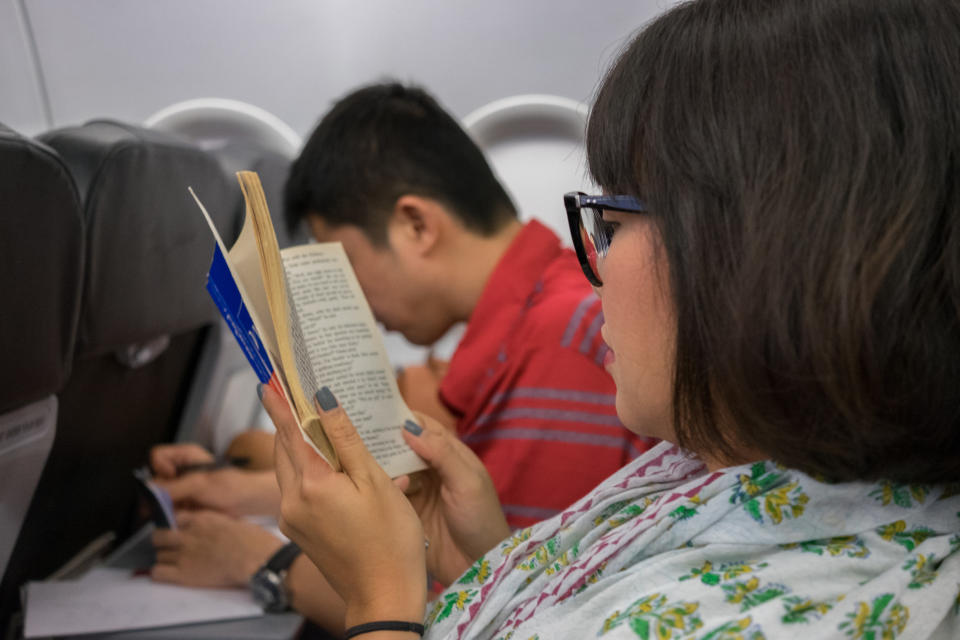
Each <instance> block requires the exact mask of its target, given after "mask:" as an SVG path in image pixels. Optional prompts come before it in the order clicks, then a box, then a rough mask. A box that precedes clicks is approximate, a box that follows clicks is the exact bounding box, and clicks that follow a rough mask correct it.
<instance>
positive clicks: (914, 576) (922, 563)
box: [903, 553, 938, 589]
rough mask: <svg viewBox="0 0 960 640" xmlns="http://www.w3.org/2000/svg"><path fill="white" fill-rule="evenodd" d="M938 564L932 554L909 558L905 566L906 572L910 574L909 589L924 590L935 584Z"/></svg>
mask: <svg viewBox="0 0 960 640" xmlns="http://www.w3.org/2000/svg"><path fill="white" fill-rule="evenodd" d="M937 566H938V563H937V561H936V559H935V556H934V555H933V554H932V553H928V554H927V555H923V554H918V555H915V556H912V557H910V558H907V561H906V562H905V563H904V565H903V570H904V571H909V572H910V584H908V585H907V588H908V589H922V588H924V587H926V586H928V585H930V584H932V583H933V581H934V580H936V579H937V569H936V567H937Z"/></svg>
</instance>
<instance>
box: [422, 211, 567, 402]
mask: <svg viewBox="0 0 960 640" xmlns="http://www.w3.org/2000/svg"><path fill="white" fill-rule="evenodd" d="M562 252H563V247H562V246H561V245H560V239H559V238H558V237H557V235H556V234H555V233H554V232H553V231H551V230H550V229H549V228H547V227H546V226H544V225H543V224H542V223H540V222H538V221H536V220H531V221H530V222H528V223H526V224H525V225H524V226H523V228H522V229H521V230H520V232H519V233H518V234H517V235H516V237H515V238H514V239H513V242H511V243H510V246H509V247H507V250H506V251H505V252H504V254H503V256H502V257H501V258H500V261H499V262H498V263H497V266H496V267H495V268H494V270H493V273H492V274H491V275H490V278H489V279H488V280H487V284H486V285H485V286H484V288H483V292H482V293H481V294H480V299H479V300H478V301H477V305H476V307H474V310H473V313H472V314H471V315H470V320H469V321H468V322H467V329H466V331H465V332H464V334H463V338H462V339H461V340H460V344H459V346H458V347H457V350H456V351H455V352H454V354H453V357H452V358H451V360H450V367H449V369H448V370H447V374H446V375H445V376H444V378H443V381H442V383H441V385H440V397H441V399H442V400H443V402H444V403H445V404H446V405H447V406H448V407H449V408H450V409H451V410H452V411H453V412H454V413H455V414H457V415H463V414H464V413H465V412H466V410H467V407H468V406H469V403H470V401H471V399H472V398H473V397H474V396H475V395H476V394H477V392H478V391H479V390H480V387H481V385H482V384H483V382H484V381H485V380H486V379H488V378H489V377H490V376H491V375H492V373H493V370H494V368H495V365H496V364H497V360H498V357H499V356H500V354H501V351H502V350H503V349H504V347H505V345H506V340H507V338H508V337H509V335H510V334H511V332H512V330H513V329H514V325H515V324H516V320H517V319H518V317H519V315H520V314H521V313H522V312H523V310H524V309H525V308H526V305H527V302H528V300H529V299H530V297H531V295H532V294H534V293H535V292H536V291H538V290H539V287H540V286H542V284H541V279H542V277H543V273H544V271H545V270H546V268H547V267H548V266H549V264H550V263H551V262H552V261H553V260H555V259H556V258H558V257H559V256H560V255H561V254H562Z"/></svg>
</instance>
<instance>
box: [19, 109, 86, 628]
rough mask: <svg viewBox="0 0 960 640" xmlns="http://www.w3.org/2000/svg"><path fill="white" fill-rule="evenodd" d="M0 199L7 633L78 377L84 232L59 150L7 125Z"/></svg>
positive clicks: (71, 186) (72, 187) (70, 181)
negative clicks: (27, 533) (21, 542)
mask: <svg viewBox="0 0 960 640" xmlns="http://www.w3.org/2000/svg"><path fill="white" fill-rule="evenodd" d="M0 202H2V203H3V205H2V207H0V301H2V302H0V353H2V354H3V365H2V366H0V578H2V582H0V634H2V633H3V630H4V629H6V627H7V621H8V618H9V615H10V613H11V612H12V611H13V610H14V608H15V607H16V604H17V600H18V595H17V590H16V583H17V580H16V579H15V578H14V577H13V573H14V572H12V571H11V572H8V571H7V568H8V561H9V559H10V557H11V554H12V552H13V548H14V545H15V543H16V541H17V539H18V537H19V535H20V531H21V527H22V525H23V522H24V519H25V517H26V514H27V510H28V508H29V506H30V502H31V499H32V498H33V495H34V490H35V488H36V486H37V482H38V481H39V479H40V475H41V472H42V470H43V468H44V465H45V463H46V461H47V457H48V455H49V453H50V448H51V446H52V444H53V440H54V434H55V431H56V421H57V398H56V396H55V395H54V394H56V393H57V392H58V391H60V389H61V388H62V387H63V385H64V382H65V381H66V380H67V377H68V376H69V374H70V365H71V359H72V356H73V348H74V340H75V338H76V329H77V319H78V312H79V307H80V286H81V281H82V277H83V230H82V222H81V213H80V202H79V199H78V196H77V191H76V188H75V186H74V184H73V180H72V178H71V177H70V175H69V174H68V172H67V169H66V167H64V165H63V163H62V161H61V160H60V158H59V157H58V156H57V154H56V153H55V152H54V151H53V150H52V149H50V148H49V147H46V146H44V145H42V144H39V143H37V142H35V141H33V140H30V139H28V138H25V137H23V136H20V135H18V134H17V133H15V132H14V131H12V130H10V129H8V128H7V127H4V126H3V125H0ZM8 574H10V576H11V579H10V580H9V581H8V580H7V577H6V576H7V575H8Z"/></svg>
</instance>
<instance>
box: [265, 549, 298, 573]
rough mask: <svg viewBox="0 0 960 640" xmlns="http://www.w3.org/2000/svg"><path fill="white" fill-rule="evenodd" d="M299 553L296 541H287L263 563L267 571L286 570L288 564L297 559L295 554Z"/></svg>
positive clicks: (278, 571)
mask: <svg viewBox="0 0 960 640" xmlns="http://www.w3.org/2000/svg"><path fill="white" fill-rule="evenodd" d="M299 555H300V547H299V546H297V543H296V542H288V543H287V544H285V545H283V546H282V547H280V549H279V550H278V551H277V552H276V553H274V554H273V555H272V556H270V559H269V560H267V563H266V564H265V565H263V566H264V567H265V568H266V569H268V570H269V571H273V572H274V573H280V572H281V571H286V570H287V569H289V568H290V565H292V564H293V561H294V560H296V559H297V556H299Z"/></svg>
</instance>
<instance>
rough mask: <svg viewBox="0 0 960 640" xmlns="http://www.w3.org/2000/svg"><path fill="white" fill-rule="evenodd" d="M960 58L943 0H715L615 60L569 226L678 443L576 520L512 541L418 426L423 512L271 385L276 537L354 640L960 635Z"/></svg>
mask: <svg viewBox="0 0 960 640" xmlns="http://www.w3.org/2000/svg"><path fill="white" fill-rule="evenodd" d="M957 42H960V7H958V5H957V4H956V3H955V2H953V1H952V0H923V1H921V2H917V1H915V0H884V1H882V2H877V1H876V0H831V1H830V2H794V1H786V2H784V1H782V0H781V1H776V2H772V1H769V0H740V1H737V2H731V1H729V0H723V1H717V0H699V1H698V2H692V3H688V4H683V5H681V6H678V7H676V8H675V9H673V10H671V11H669V12H668V13H666V14H665V15H663V16H662V17H661V18H659V19H657V20H656V21H654V22H653V23H652V24H651V25H650V26H648V27H647V28H646V29H645V30H643V31H642V32H641V33H640V34H639V35H638V36H637V37H636V39H635V40H633V42H632V43H631V44H630V45H629V47H628V48H627V49H626V50H625V51H624V52H623V53H622V55H621V56H620V58H619V60H618V61H617V62H616V63H615V65H614V66H613V68H612V70H611V71H610V72H609V73H608V74H607V76H606V78H605V80H604V82H603V85H602V87H601V90H600V92H599V94H598V98H597V100H596V104H595V106H594V109H593V112H592V114H591V117H590V123H589V130H588V156H589V163H590V171H591V173H592V174H593V176H594V178H595V179H596V181H597V183H598V184H600V185H601V186H602V187H603V191H604V193H605V194H607V195H606V196H604V197H594V198H591V197H587V196H583V195H577V194H571V195H569V196H568V197H567V198H566V204H567V209H568V213H569V214H570V216H571V219H572V220H573V221H574V223H575V225H574V227H575V229H576V232H575V233H574V235H573V240H574V242H575V244H576V245H577V248H578V251H579V254H580V256H581V258H582V262H583V265H584V271H585V273H586V275H587V277H588V278H590V280H591V281H592V282H593V283H594V285H595V286H596V288H597V291H598V293H599V295H600V296H601V299H602V303H603V311H604V317H605V323H606V324H605V325H604V327H603V335H604V338H605V340H606V341H607V343H608V345H609V347H610V350H611V355H610V357H609V358H608V362H607V367H608V369H609V371H610V372H611V374H612V375H613V377H614V379H615V380H616V383H617V397H616V403H617V411H618V414H619V416H620V418H621V420H622V421H623V423H624V424H625V425H626V426H627V427H628V428H629V429H631V430H632V431H635V432H636V433H639V434H643V435H646V436H653V437H657V438H662V439H663V440H664V442H663V443H662V444H660V445H658V446H657V447H655V448H654V449H653V450H651V451H650V452H648V453H647V454H645V455H643V456H641V457H640V458H639V459H637V460H635V461H634V462H631V463H629V464H628V465H627V466H626V467H624V468H623V469H621V470H620V471H619V472H617V473H616V474H614V475H613V476H611V477H610V478H609V479H608V480H606V481H605V482H603V483H602V484H601V485H600V486H598V487H597V488H596V489H595V490H594V491H593V492H591V493H590V494H588V495H587V496H586V497H584V498H583V499H582V500H580V501H578V502H577V503H575V504H574V505H572V506H571V507H570V508H569V509H567V510H566V511H564V512H563V513H562V514H560V515H558V516H556V517H554V518H552V519H550V520H547V521H544V522H542V523H540V524H538V525H535V526H533V527H531V528H528V529H523V530H520V531H514V532H511V531H510V530H509V529H508V528H507V526H506V524H505V522H504V520H503V517H502V515H501V513H500V510H499V509H498V505H497V502H496V497H495V494H494V492H493V490H492V486H491V484H490V481H489V478H488V477H487V475H486V473H485V471H484V470H483V467H482V465H480V464H479V462H478V461H477V460H476V458H475V457H474V456H473V454H472V453H471V452H470V451H469V450H468V449H467V448H466V447H465V446H464V445H462V444H461V443H459V442H458V441H457V440H456V439H455V438H453V437H452V436H450V435H449V433H447V432H446V431H445V430H444V429H443V428H441V427H439V426H438V425H436V424H435V423H433V422H432V421H430V420H427V419H423V421H422V424H420V425H409V426H408V434H407V440H408V441H409V443H410V446H411V447H413V448H414V449H415V450H416V451H417V452H418V453H419V454H420V455H421V456H422V457H423V458H424V459H426V460H427V461H428V462H429V463H430V465H431V467H432V469H431V471H430V473H429V475H428V476H427V477H425V478H423V479H422V482H421V483H420V484H421V487H420V489H419V490H418V491H415V492H412V493H411V495H410V496H409V499H408V498H407V497H405V496H404V495H403V492H402V491H401V489H404V488H407V487H405V486H402V485H404V484H405V483H403V482H401V483H399V484H400V485H401V486H399V487H398V486H397V484H395V483H393V482H391V480H390V479H389V478H388V477H387V476H386V475H385V474H384V473H383V472H382V471H380V469H379V468H378V467H377V465H376V464H375V462H374V461H373V459H372V458H371V457H370V455H369V454H368V453H367V452H366V450H365V448H364V446H363V444H362V442H361V441H360V439H359V437H358V436H357V434H356V431H355V430H354V429H353V427H352V425H351V424H350V422H349V420H348V418H347V417H346V416H345V414H344V413H343V411H342V410H341V409H340V408H339V407H338V406H337V402H336V399H335V397H334V396H333V394H329V393H321V394H320V397H319V398H318V403H319V404H320V405H321V409H320V410H321V415H322V418H323V420H324V423H325V426H326V428H327V432H328V434H329V435H330V438H331V440H332V441H333V444H334V446H335V447H336V448H337V450H338V452H339V454H340V458H341V461H342V463H343V467H344V469H343V472H334V471H332V470H331V469H330V468H329V467H328V466H327V465H326V464H325V463H324V462H323V461H322V460H321V459H320V458H318V457H317V456H316V454H315V453H314V452H313V451H312V450H311V449H310V448H309V446H307V445H306V443H304V442H303V440H302V438H301V435H300V433H299V431H298V430H297V427H296V424H295V422H294V421H293V420H292V418H291V416H290V414H289V411H288V410H287V408H286V405H285V404H284V402H283V401H282V400H281V399H280V398H279V397H278V396H276V395H275V394H273V393H272V392H270V391H266V393H265V394H264V395H263V402H264V404H265V406H266V407H267V410H268V411H269V412H270V414H271V417H272V418H273V420H274V422H275V423H276V424H277V427H278V434H279V437H278V438H277V443H278V444H277V452H276V454H277V455H276V458H277V475H278V479H279V482H280V487H281V491H282V494H283V499H282V508H281V509H282V528H283V529H284V530H285V532H287V533H288V535H290V536H291V537H292V538H293V539H294V540H296V541H297V542H298V543H299V544H300V545H301V546H302V547H303V549H304V550H305V552H306V553H307V554H308V555H309V557H310V558H311V559H312V560H313V561H314V562H315V563H316V564H317V565H318V566H319V567H320V569H321V570H322V571H323V573H324V575H325V576H326V577H327V578H328V579H329V580H330V582H331V584H332V585H333V587H334V588H335V589H336V590H337V591H338V593H339V594H340V595H341V596H342V597H343V598H344V600H345V602H346V605H347V609H346V616H347V618H346V625H347V627H353V629H352V631H348V635H350V634H354V635H356V636H357V637H363V638H365V639H366V638H371V639H373V638H413V637H416V635H417V634H418V633H422V629H421V628H420V627H418V626H417V625H418V624H420V623H425V625H426V627H427V631H426V635H427V637H430V638H447V637H455V638H515V639H524V640H525V639H527V638H531V637H537V638H541V639H543V640H545V639H547V638H560V637H576V638H588V637H597V636H605V637H607V636H609V637H630V638H634V637H640V638H652V637H656V638H676V637H687V636H689V635H693V634H696V635H697V636H698V637H711V638H717V637H755V638H760V637H782V636H785V635H789V636H790V637H795V636H802V637H817V638H825V637H838V636H839V637H847V636H849V637H857V638H859V637H874V636H875V637H881V636H882V637H884V638H907V637H909V638H927V637H944V638H945V637H956V636H957V633H958V632H960V622H958V613H957V611H958V606H960V605H958V603H960V599H958V591H960V586H958V585H960V517H958V515H957V514H958V512H960V485H958V484H957V483H956V482H955V481H956V480H958V479H960V478H958V476H960V469H958V461H960V393H958V392H957V390H958V389H960V358H958V355H960V189H958V187H957V185H956V174H957V171H958V169H960V110H958V109H957V105H960V80H958V79H960V58H958V57H957V56H956V43H957ZM333 391H334V392H335V391H336V390H333ZM570 473H576V469H571V470H570ZM951 482H952V483H953V484H950V483H951ZM425 540H426V544H425V542H424V541H425ZM424 563H426V565H427V566H428V567H429V569H430V571H432V572H433V573H434V574H435V575H438V576H439V577H440V578H441V580H443V581H445V582H449V583H450V584H451V586H450V588H449V589H448V590H447V591H446V592H445V593H443V594H442V595H441V596H440V597H439V598H438V599H437V600H436V601H435V602H433V603H431V604H430V605H429V606H427V603H426V601H425V599H426V598H425V593H426V576H425V572H424V570H423V567H424ZM425 607H426V608H425ZM425 611H426V619H425V620H424V612H425Z"/></svg>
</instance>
